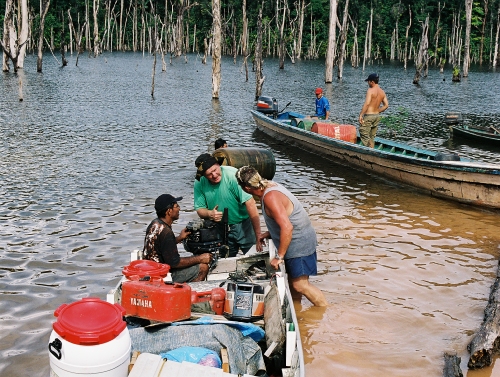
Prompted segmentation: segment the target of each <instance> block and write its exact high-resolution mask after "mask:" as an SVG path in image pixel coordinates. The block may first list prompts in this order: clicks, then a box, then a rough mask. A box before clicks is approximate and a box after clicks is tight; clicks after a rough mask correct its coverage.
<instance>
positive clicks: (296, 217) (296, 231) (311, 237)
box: [261, 183, 318, 259]
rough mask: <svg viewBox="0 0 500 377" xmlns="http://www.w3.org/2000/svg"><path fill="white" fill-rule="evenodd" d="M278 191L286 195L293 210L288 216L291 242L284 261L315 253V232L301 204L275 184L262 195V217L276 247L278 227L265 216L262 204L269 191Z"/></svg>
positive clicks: (277, 244)
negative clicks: (291, 227)
mask: <svg viewBox="0 0 500 377" xmlns="http://www.w3.org/2000/svg"><path fill="white" fill-rule="evenodd" d="M274 190H276V191H279V192H281V193H282V194H284V195H286V197H287V198H288V199H290V201H291V202H292V204H293V210H292V213H291V214H290V216H289V217H288V218H289V219H290V222H291V223H292V225H293V232H292V241H291V242H290V245H289V246H288V250H287V252H286V254H285V259H290V258H297V257H305V256H308V255H311V254H313V253H314V252H315V251H316V245H317V243H318V241H317V239H316V231H315V230H314V228H313V226H312V224H311V220H309V216H308V215H307V212H306V211H305V209H304V207H302V204H300V202H299V201H298V200H297V198H296V197H295V196H294V195H293V194H292V193H291V192H290V191H288V190H287V189H286V188H285V187H283V186H281V185H280V184H278V183H276V186H271V187H269V188H267V189H266V190H265V191H264V195H262V200H261V204H262V215H263V216H264V221H265V222H266V226H267V230H269V233H270V234H271V238H272V239H273V242H274V243H275V245H276V247H279V245H280V227H279V226H278V224H277V223H276V221H274V220H273V219H271V218H270V217H269V216H267V215H266V206H265V204H264V198H265V196H266V195H267V194H268V193H269V192H271V191H274Z"/></svg>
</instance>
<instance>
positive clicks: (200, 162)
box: [194, 153, 224, 181]
mask: <svg viewBox="0 0 500 377" xmlns="http://www.w3.org/2000/svg"><path fill="white" fill-rule="evenodd" d="M223 161H224V157H217V158H216V157H214V156H212V155H211V154H208V153H203V154H200V155H199V156H198V158H197V159H196V161H195V162H194V164H195V166H196V169H197V170H196V179H197V180H198V181H199V180H200V178H201V177H203V175H204V174H205V172H206V171H207V170H208V169H210V168H211V167H212V166H214V165H215V164H219V165H222V163H223Z"/></svg>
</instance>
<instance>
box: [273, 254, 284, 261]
mask: <svg viewBox="0 0 500 377" xmlns="http://www.w3.org/2000/svg"><path fill="white" fill-rule="evenodd" d="M274 259H277V260H281V261H282V260H283V257H280V256H279V255H278V254H276V255H275V256H274Z"/></svg>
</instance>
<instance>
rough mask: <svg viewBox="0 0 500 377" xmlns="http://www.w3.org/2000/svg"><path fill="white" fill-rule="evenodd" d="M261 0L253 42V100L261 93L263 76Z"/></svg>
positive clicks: (262, 5)
mask: <svg viewBox="0 0 500 377" xmlns="http://www.w3.org/2000/svg"><path fill="white" fill-rule="evenodd" d="M263 7H264V1H262V3H261V6H260V9H259V17H258V18H257V41H256V42H255V84H256V85H255V100H256V101H257V100H258V99H259V97H260V95H261V94H262V86H263V85H264V80H265V79H266V78H265V76H262V8H263Z"/></svg>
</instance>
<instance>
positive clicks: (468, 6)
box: [463, 0, 472, 77]
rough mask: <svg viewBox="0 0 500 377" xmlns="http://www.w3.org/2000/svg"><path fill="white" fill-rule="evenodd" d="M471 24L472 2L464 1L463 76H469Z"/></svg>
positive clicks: (469, 0)
mask: <svg viewBox="0 0 500 377" xmlns="http://www.w3.org/2000/svg"><path fill="white" fill-rule="evenodd" d="M471 22H472V0H465V44H464V67H463V76H464V77H467V76H469V65H470V28H471Z"/></svg>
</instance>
